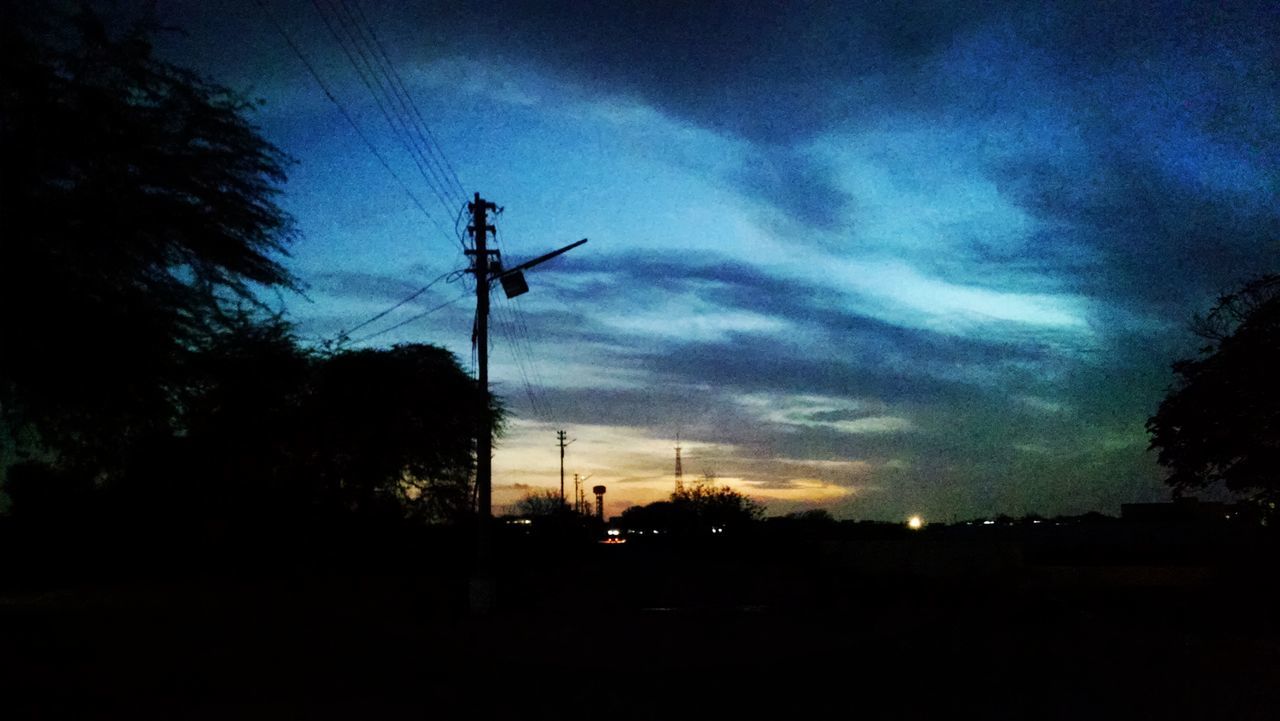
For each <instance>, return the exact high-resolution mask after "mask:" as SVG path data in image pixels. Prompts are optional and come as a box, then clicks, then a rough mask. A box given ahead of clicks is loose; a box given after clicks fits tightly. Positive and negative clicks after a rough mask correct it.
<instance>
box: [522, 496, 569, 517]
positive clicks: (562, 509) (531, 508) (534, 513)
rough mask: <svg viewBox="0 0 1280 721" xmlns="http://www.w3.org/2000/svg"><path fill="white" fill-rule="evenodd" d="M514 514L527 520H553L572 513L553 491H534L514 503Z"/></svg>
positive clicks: (567, 505)
mask: <svg viewBox="0 0 1280 721" xmlns="http://www.w3.org/2000/svg"><path fill="white" fill-rule="evenodd" d="M515 511H516V514H517V515H521V516H526V517H528V518H554V517H558V516H568V515H569V514H570V513H572V510H571V509H570V508H569V504H568V503H567V502H565V501H564V500H562V499H561V498H560V492H559V491H556V490H553V489H545V490H541V491H534V492H531V493H528V494H526V495H525V497H524V498H521V499H520V500H519V501H517V502H516V508H515Z"/></svg>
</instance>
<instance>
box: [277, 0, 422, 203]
mask: <svg viewBox="0 0 1280 721" xmlns="http://www.w3.org/2000/svg"><path fill="white" fill-rule="evenodd" d="M255 1H256V2H257V5H258V7H259V8H261V9H262V12H263V14H265V15H266V16H267V19H268V20H269V21H270V22H271V24H272V25H274V26H275V29H276V31H277V32H279V33H280V36H281V37H283V38H284V41H285V43H287V44H288V45H289V48H290V49H291V50H293V54H294V55H297V56H298V59H299V60H301V61H302V64H303V65H304V66H306V68H307V72H309V73H310V74H311V77H312V78H315V81H316V84H318V85H319V86H320V89H321V90H323V91H324V94H325V97H327V98H329V101H330V102H332V103H333V104H334V106H335V107H337V108H338V111H339V112H340V113H342V117H343V118H346V121H347V123H348V124H349V125H351V129H352V130H354V131H356V135H358V136H360V139H361V140H362V141H364V144H365V145H366V146H368V148H369V152H371V153H373V156H374V157H375V158H377V159H378V162H379V163H380V164H381V165H382V167H383V168H384V169H385V170H386V171H387V173H389V174H390V175H391V177H392V178H394V179H395V181H396V182H397V183H398V184H399V185H400V187H401V188H403V189H404V192H405V194H406V195H408V196H409V200H411V201H413V204H414V205H415V206H417V208H418V210H420V211H422V214H423V215H425V216H427V218H428V219H429V220H430V221H431V222H432V223H435V222H436V219H435V217H434V216H432V215H431V213H430V212H428V211H427V208H426V206H425V205H423V204H422V201H421V200H418V196H416V195H414V194H413V191H412V190H410V189H409V185H408V184H407V183H405V182H404V179H402V178H401V177H400V175H399V174H398V173H396V171H395V170H393V169H392V168H391V164H390V163H388V162H387V159H386V158H385V157H383V155H382V153H381V152H379V151H378V148H377V146H375V145H374V144H373V141H371V140H369V136H367V135H365V133H364V131H363V130H361V129H360V126H359V125H358V124H357V123H356V121H355V118H353V117H351V113H350V112H348V111H347V108H346V107H345V106H344V105H343V104H342V103H341V102H340V101H339V100H338V98H337V96H336V95H334V94H333V91H332V90H330V89H329V84H328V83H326V82H325V81H324V78H322V77H321V76H320V73H319V72H317V71H316V69H315V66H314V65H312V64H311V61H310V60H308V59H307V56H306V55H305V54H304V53H303V52H302V49H301V48H299V47H298V45H297V43H295V42H294V41H293V38H292V37H291V36H290V35H289V33H288V32H287V31H286V30H285V29H284V26H283V25H281V24H280V22H279V21H278V20H277V19H276V16H275V14H274V13H272V12H271V10H270V8H268V7H267V5H266V3H265V1H264V0H255Z"/></svg>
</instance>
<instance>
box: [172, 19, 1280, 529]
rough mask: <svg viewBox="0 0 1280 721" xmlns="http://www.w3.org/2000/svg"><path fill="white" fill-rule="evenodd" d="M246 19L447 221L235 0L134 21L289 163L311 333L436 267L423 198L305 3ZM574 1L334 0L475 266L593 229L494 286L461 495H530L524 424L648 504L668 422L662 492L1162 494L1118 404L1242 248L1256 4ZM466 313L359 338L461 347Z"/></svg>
mask: <svg viewBox="0 0 1280 721" xmlns="http://www.w3.org/2000/svg"><path fill="white" fill-rule="evenodd" d="M264 2H265V3H266V5H267V6H268V8H269V9H270V10H271V12H272V13H273V14H274V15H275V16H276V17H277V18H278V19H279V21H280V23H281V25H282V26H283V27H284V28H285V29H286V31H287V32H288V33H289V34H290V35H291V36H292V37H293V38H294V39H295V41H296V42H297V43H298V45H299V47H300V48H301V49H302V50H303V52H304V53H305V54H306V55H307V56H308V57H309V59H310V60H311V62H313V63H314V65H315V66H316V68H317V69H318V70H319V72H320V74H321V75H322V76H323V77H324V78H325V80H326V83H327V84H329V85H330V87H331V88H332V89H333V91H334V93H335V96H336V97H337V98H338V99H339V101H340V102H341V103H342V104H343V106H344V107H346V108H347V109H348V111H349V112H350V113H351V115H352V116H353V117H354V118H355V119H356V121H357V123H358V124H359V125H360V126H361V128H362V130H363V131H364V132H365V133H366V135H367V136H368V137H369V138H370V139H371V140H372V141H373V143H374V145H375V146H376V147H378V148H379V150H380V152H381V153H382V154H383V155H384V157H386V158H387V159H388V160H389V162H390V164H391V166H392V168H393V170H394V171H395V174H396V175H398V176H399V177H400V179H401V180H403V181H404V183H405V184H406V185H407V186H408V187H409V189H410V192H412V193H413V194H414V195H415V196H417V197H418V198H419V199H420V200H421V201H422V202H423V204H424V206H425V207H426V208H427V210H429V211H431V212H432V214H433V215H435V216H436V219H437V221H439V222H441V224H442V225H443V226H446V231H445V232H441V231H440V230H439V229H437V227H436V226H435V225H433V224H432V222H431V221H429V220H428V219H427V218H425V217H424V215H423V213H422V212H421V211H420V210H419V209H418V208H417V207H415V205H414V203H413V201H412V200H411V199H410V197H409V195H408V194H407V193H406V190H405V187H403V186H402V185H401V184H400V183H399V182H398V181H397V180H396V179H395V178H393V177H392V175H391V174H390V173H388V171H387V170H386V169H385V168H383V167H382V166H381V165H380V164H379V162H378V160H377V159H376V158H375V156H374V155H373V154H372V153H371V152H370V151H369V149H368V148H367V147H366V146H365V144H364V143H363V142H362V141H361V140H360V138H359V136H358V135H357V134H356V133H355V132H353V131H352V129H351V127H350V125H349V124H348V123H347V121H346V120H345V119H344V118H343V116H342V115H341V113H340V112H339V111H338V109H337V108H336V107H335V106H334V104H333V103H331V102H330V101H329V99H327V98H326V97H325V95H324V93H323V92H322V90H321V89H320V87H319V86H318V85H317V83H316V82H315V80H314V79H313V78H311V76H310V75H309V74H308V73H307V70H306V69H305V67H304V66H303V65H302V63H301V62H300V61H299V60H298V58H297V57H296V56H295V55H294V54H293V52H292V51H291V50H290V49H289V48H288V46H287V45H286V44H285V42H284V41H283V39H282V38H281V36H280V34H279V33H278V32H277V30H276V29H275V28H273V27H272V25H271V23H270V22H269V21H268V19H267V16H266V15H265V14H264V13H263V11H262V9H261V8H260V7H259V6H258V5H257V4H256V3H255V2H253V1H252V0H243V1H240V2H224V3H217V4H216V5H217V8H216V9H215V8H213V7H211V6H212V5H214V4H208V3H182V2H178V3H162V4H160V9H159V11H158V12H159V14H160V17H161V20H162V21H164V22H167V23H169V24H172V25H176V26H179V27H183V28H185V30H186V31H187V34H186V35H185V36H170V37H167V38H165V39H164V40H163V42H162V43H161V50H162V52H164V53H165V55H166V56H167V57H170V58H172V59H174V60H175V61H177V62H179V63H182V64H186V65H190V66H193V67H195V68H197V69H199V70H200V71H202V72H204V73H206V74H208V75H210V76H212V77H214V78H215V79H218V80H220V81H222V82H224V83H226V84H228V85H230V86H231V87H234V88H236V89H239V90H241V91H244V92H246V93H247V94H249V95H251V96H253V97H260V98H262V99H263V100H264V101H265V102H264V104H263V105H262V106H261V108H260V109H258V110H257V111H255V114H254V118H255V121H256V122H257V123H258V124H259V125H260V126H261V128H262V131H263V133H264V135H266V137H267V138H268V139H270V140H271V141H272V142H274V143H276V144H277V145H279V146H280V147H281V148H282V149H284V150H285V151H286V152H288V153H290V154H291V155H292V156H293V157H294V158H296V159H297V164H296V165H295V166H293V168H292V172H291V178H290V181H289V183H288V185H287V186H286V187H285V188H284V191H285V192H284V194H283V196H282V202H283V204H284V205H285V207H286V208H287V209H288V210H289V211H290V212H292V213H293V214H294V216H295V217H296V219H297V221H298V225H299V229H300V231H301V235H300V237H299V239H298V241H297V242H296V243H295V245H294V247H293V256H292V259H291V260H290V267H291V268H293V269H294V270H295V272H296V273H297V274H298V275H299V276H300V277H301V278H302V279H303V280H304V281H305V282H306V283H307V284H308V285H309V290H308V292H307V295H306V297H305V298H303V297H297V296H289V297H285V298H283V299H282V301H281V302H283V303H284V304H285V306H286V307H287V309H288V311H289V313H290V315H291V317H292V318H294V319H295V320H296V321H297V323H298V324H299V328H300V332H301V334H302V335H303V336H304V337H306V338H309V339H315V340H322V339H326V338H332V337H334V336H335V335H336V334H337V333H338V332H339V331H341V330H342V329H344V328H350V327H351V326H353V325H354V324H356V323H358V322H360V321H361V320H364V319H365V318H367V317H369V316H371V315H373V314H374V313H377V312H378V311H380V310H382V309H384V308H386V307H387V306H388V305H390V304H391V303H394V302H396V301H397V300H399V299H401V298H403V297H404V296H406V295H408V294H409V293H410V292H412V291H413V290H415V289H416V288H419V287H421V286H423V285H425V284H426V283H427V282H429V281H431V280H432V279H433V278H436V277H438V276H440V275H441V274H443V273H446V272H448V271H450V270H453V269H456V268H459V267H462V266H463V265H464V263H465V261H464V259H463V257H462V255H461V252H460V247H459V244H458V242H457V240H456V239H455V238H452V237H450V235H449V232H448V231H449V230H451V229H452V226H453V218H452V217H451V215H450V213H451V212H456V210H457V209H456V207H454V208H452V209H451V210H450V209H447V208H445V207H443V206H444V205H445V203H443V202H439V201H437V200H436V199H435V197H434V196H433V195H432V193H431V191H430V190H429V189H428V188H427V186H426V184H425V181H424V180H423V178H422V176H421V175H420V174H419V173H418V171H417V169H416V168H415V166H414V165H413V163H412V162H411V161H410V160H409V157H408V155H407V154H406V153H405V152H404V151H403V150H402V149H401V148H400V147H399V146H398V144H397V142H396V140H395V137H394V135H393V133H392V131H391V129H390V128H389V127H388V125H387V124H386V121H385V120H384V119H383V118H382V116H381V115H380V114H379V113H378V112H377V109H376V106H375V105H374V102H373V98H372V96H371V95H370V93H369V91H368V90H367V89H366V88H365V87H364V86H363V85H362V84H361V83H360V82H359V79H358V77H357V75H356V74H355V72H354V71H353V69H352V66H351V65H350V64H349V63H348V62H347V60H346V58H345V57H344V56H343V54H342V53H341V50H340V49H339V46H338V45H336V44H335V42H334V40H333V39H332V37H331V36H330V35H329V34H328V31H327V30H326V28H325V26H324V24H323V23H322V21H321V18H320V15H319V13H318V10H317V7H316V5H313V4H312V3H309V2H296V1H295V0H264ZM351 2H352V0H347V3H348V7H351ZM318 5H319V7H320V8H330V9H331V11H332V12H336V9H337V8H338V7H339V6H337V5H331V4H330V3H329V0H321V1H320V2H318ZM570 5H571V6H572V7H568V6H567V7H563V8H560V9H554V8H555V5H554V4H543V3H502V4H494V5H485V4H480V5H477V4H475V3H467V4H448V5H445V4H436V3H394V4H393V3H385V4H382V3H374V2H371V1H370V0H361V2H360V6H361V7H362V8H363V10H364V11H365V13H366V15H367V18H368V20H369V22H370V24H371V25H372V26H373V27H374V28H375V29H376V32H377V33H378V35H379V37H380V38H381V39H382V41H383V43H384V45H385V48H386V50H387V52H388V54H389V56H390V57H391V58H392V59H393V60H394V62H395V65H396V67H397V69H398V72H399V73H400V74H401V77H402V78H403V80H404V82H405V84H406V86H407V87H408V89H409V90H410V92H411V93H412V95H413V98H414V101H415V103H416V104H417V106H418V108H419V109H420V110H421V112H422V115H423V117H424V118H425V119H426V122H427V123H428V124H429V125H430V128H431V131H432V132H433V133H434V135H435V136H436V138H437V140H438V142H439V145H440V147H441V149H442V150H443V152H444V154H445V156H446V157H447V158H448V161H449V163H450V164H451V165H452V167H453V168H454V169H455V170H456V173H457V175H458V176H459V178H461V180H462V183H463V185H464V187H465V189H466V191H467V193H468V194H470V193H472V192H475V191H479V192H480V193H481V194H482V195H483V196H484V197H485V198H488V199H491V200H493V201H495V202H497V203H498V204H499V205H501V206H504V208H505V211H504V212H503V214H502V215H500V216H499V217H498V218H497V219H496V224H497V225H498V227H499V230H500V241H501V245H502V248H503V251H504V252H505V253H506V255H507V257H508V258H509V259H510V260H523V259H527V258H529V257H532V256H535V255H538V254H540V253H542V252H544V251H546V250H548V249H551V248H554V247H559V246H561V245H564V244H566V243H568V242H571V241H573V240H576V239H578V238H582V237H587V238H590V239H591V240H590V242H589V243H588V244H587V245H586V246H584V247H582V248H579V249H576V250H574V251H573V252H571V253H570V254H568V255H566V256H564V257H563V258H561V259H559V260H557V261H554V262H553V263H550V264H548V265H547V266H546V267H544V268H540V269H539V270H537V271H535V272H533V273H530V274H529V283H530V286H531V288H532V291H531V292H530V293H529V294H528V295H527V296H524V297H522V298H520V299H519V300H518V301H515V302H510V301H507V300H506V299H502V298H498V299H497V300H496V307H497V310H496V311H495V325H496V328H497V332H495V334H494V336H493V359H494V365H493V369H492V376H493V379H494V381H495V387H496V389H497V391H498V392H499V393H500V394H502V395H503V396H504V397H505V398H506V399H507V402H508V405H509V407H510V409H511V411H512V412H513V421H512V423H511V427H510V430H509V432H508V434H507V436H506V437H505V438H504V439H503V440H502V441H501V443H500V445H499V450H498V454H497V456H496V458H495V484H496V487H495V500H496V502H497V503H499V504H501V503H504V502H511V501H513V500H514V499H516V498H518V497H519V495H520V494H521V493H523V492H525V491H526V490H527V489H528V488H530V487H538V486H552V485H557V484H558V461H559V456H558V452H557V451H556V449H555V435H554V430H555V429H557V428H565V429H567V430H568V431H569V433H570V435H571V437H575V438H577V439H578V441H577V443H575V444H574V445H573V446H571V447H570V452H569V454H568V470H569V472H570V473H573V472H575V471H576V472H579V473H582V474H583V475H587V474H590V475H591V476H592V478H591V483H592V484H593V485H594V484H596V483H603V484H605V485H607V486H608V487H609V494H608V495H607V496H606V498H607V499H608V501H609V508H610V510H611V511H614V512H616V511H617V510H620V509H621V508H623V507H625V506H626V505H627V504H629V503H633V502H644V501H649V500H654V499H656V498H658V497H660V496H661V495H662V494H663V493H665V492H668V490H669V488H670V486H671V469H672V455H673V454H672V446H673V445H674V438H675V435H676V433H677V432H679V433H680V436H681V438H682V442H683V444H684V446H685V448H686V462H685V469H686V473H687V474H692V475H701V474H702V473H704V472H709V473H714V474H716V475H717V476H718V477H719V479H720V480H721V481H722V482H725V483H729V484H731V485H733V486H734V487H736V488H739V489H740V490H742V491H744V492H746V493H748V494H750V495H753V496H757V497H759V498H760V499H761V500H762V501H764V502H765V503H766V504H768V506H769V508H770V510H771V511H772V512H784V511H788V510H794V509H797V508H807V507H815V506H820V507H825V508H829V509H830V510H832V511H833V512H834V513H835V514H836V515H838V516H841V517H854V518H891V519H896V518H901V517H904V516H905V515H906V514H909V513H915V512H919V513H922V514H924V515H925V516H926V517H927V518H939V519H947V518H952V517H956V518H966V517H973V516H978V515H989V514H995V513H1001V512H1003V513H1012V514H1021V513H1027V512H1039V513H1042V514H1057V513H1076V512H1083V511H1088V510H1102V511H1104V512H1111V513H1114V512H1117V511H1118V506H1119V504H1120V503H1122V502H1127V501H1131V500H1151V499H1156V498H1160V497H1163V496H1164V495H1165V492H1164V490H1163V488H1162V486H1161V483H1160V478H1161V472H1160V469H1159V468H1158V467H1157V466H1156V465H1155V463H1154V460H1153V456H1152V454H1150V453H1149V452H1148V451H1147V450H1146V445H1147V439H1146V435H1145V432H1144V430H1143V424H1144V422H1145V420H1146V418H1147V417H1148V416H1149V415H1150V414H1151V413H1152V412H1153V411H1154V410H1155V407H1156V404H1157V403H1158V402H1159V400H1160V398H1161V396H1162V393H1163V390H1164V388H1165V387H1166V386H1167V385H1168V384H1169V383H1170V381H1171V375H1170V374H1169V372H1168V365H1169V363H1170V362H1171V361H1173V360H1174V359H1176V358H1178V357H1180V356H1185V355H1188V354H1189V353H1192V352H1193V351H1194V349H1195V347H1196V343H1195V342H1194V338H1193V337H1192V336H1191V335H1190V333H1189V332H1188V331H1187V329H1186V328H1187V321H1188V320H1189V318H1190V317H1191V315H1192V314H1193V313H1195V312H1197V311H1202V310H1204V309H1206V308H1207V307H1208V305H1209V304H1210V303H1211V302H1212V300H1213V298H1214V297H1215V295H1216V294H1217V293H1219V292H1221V291H1224V290H1227V289H1229V288H1230V287H1232V286H1233V285H1235V284H1236V283H1238V282H1240V281H1241V280H1243V279H1246V278H1248V277H1251V276H1252V275H1255V274H1257V273H1260V272H1263V271H1265V270H1268V269H1274V268H1275V267H1276V252H1277V239H1280V232H1277V231H1278V230H1280V210H1278V208H1280V203H1278V202H1277V200H1278V199H1280V198H1278V194H1280V182H1278V180H1280V166H1278V162H1277V161H1278V160H1280V103H1277V102H1276V98H1278V97H1280V87H1278V85H1280V82H1278V80H1277V78H1278V77H1280V74H1278V72H1277V70H1278V68H1277V63H1278V62H1280V61H1278V60H1277V58H1280V48H1277V44H1278V43H1277V39H1276V38H1277V37H1280V33H1277V30H1280V10H1277V9H1276V6H1275V5H1274V4H1267V3H1261V2H1259V3H1252V4H1251V3H1242V4H1232V5H1230V6H1222V7H1219V6H1210V5H1209V4H1205V3H1183V4H1166V3H1161V4H1154V3H1132V4H1107V5H1105V6H1099V5H1097V4H1094V3H1074V2H1064V3H1056V4H1054V6H1053V7H1052V8H1050V9H1045V8H1040V7H1036V6H1035V5H1034V4H1025V3H964V2H947V3H929V2H921V3H877V4H868V5H865V6H862V7H858V6H856V5H853V4H842V3H831V4H823V3H803V4H773V3H759V4H752V3H720V2H706V3H677V2H673V3H659V2H642V3H590V4H586V3H573V4H570ZM465 291H466V287H465V286H464V285H463V284H461V283H447V282H440V283H437V284H436V285H435V286H433V287H432V289H431V290H430V291H428V292H426V293H424V294H423V295H422V296H420V297H419V298H417V299H415V301H414V302H412V303H409V304H406V305H405V306H404V307H403V308H401V309H399V310H398V311H396V312H395V313H392V314H390V315H389V316H387V318H385V319H384V320H383V321H381V322H380V323H378V324H371V325H370V326H367V327H366V328H362V329H361V331H360V333H366V332H372V331H376V330H379V329H381V328H383V327H386V326H389V325H391V324H392V323H394V322H397V321H398V320H400V319H404V318H407V317H409V316H411V315H413V314H414V313H415V312H421V311H423V310H426V309H428V308H432V307H435V306H438V305H440V304H441V303H444V302H446V301H449V300H452V299H455V298H463V296H464V294H465ZM471 313H472V301H471V300H468V299H465V298H463V299H462V300H459V301H458V302H456V303H454V304H453V305H450V306H447V307H445V308H443V309H441V310H439V311H437V312H435V313H433V314H431V315H430V316H428V317H426V318H424V319H422V320H421V321H418V322H415V323H411V324H408V325H405V326H403V327H402V328H400V329H397V330H395V331H393V332H389V333H386V334H383V335H380V336H377V337H376V338H373V339H371V340H369V341H367V342H366V344H369V345H382V344H390V343H394V342H429V343H436V344H440V345H443V346H445V347H448V348H450V349H451V350H453V351H454V352H455V353H457V355H458V356H459V358H460V359H462V361H463V363H464V364H467V363H469V362H470V359H471V357H472V353H471V348H470V345H469V338H470V328H471ZM360 333H356V334H353V337H356V338H358V337H360ZM526 381H527V382H526Z"/></svg>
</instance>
